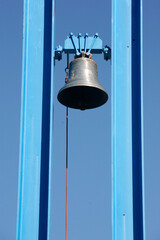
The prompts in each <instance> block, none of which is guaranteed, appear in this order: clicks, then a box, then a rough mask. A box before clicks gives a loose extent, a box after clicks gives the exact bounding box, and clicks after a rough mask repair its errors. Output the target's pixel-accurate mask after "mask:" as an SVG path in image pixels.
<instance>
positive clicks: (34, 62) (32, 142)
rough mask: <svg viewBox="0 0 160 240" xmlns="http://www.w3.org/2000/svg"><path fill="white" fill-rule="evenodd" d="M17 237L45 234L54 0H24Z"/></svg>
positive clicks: (44, 236)
mask: <svg viewBox="0 0 160 240" xmlns="http://www.w3.org/2000/svg"><path fill="white" fill-rule="evenodd" d="M23 29H24V32H23V73H22V104H21V136H20V159H19V189H18V207H17V235H16V239H17V240H29V239H33V240H37V239H40V240H42V239H43V240H44V239H49V212H50V191H51V159H52V125H53V73H54V64H53V54H54V0H53V1H52V0H30V1H28V0H24V26H23Z"/></svg>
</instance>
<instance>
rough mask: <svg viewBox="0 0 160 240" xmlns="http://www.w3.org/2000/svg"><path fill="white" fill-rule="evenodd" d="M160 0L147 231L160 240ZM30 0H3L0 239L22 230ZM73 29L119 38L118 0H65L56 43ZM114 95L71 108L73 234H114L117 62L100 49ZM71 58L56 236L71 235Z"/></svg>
mask: <svg viewBox="0 0 160 240" xmlns="http://www.w3.org/2000/svg"><path fill="white" fill-rule="evenodd" d="M159 11H160V1H159V0H154V1H149V0H144V4H143V13H144V14H143V15H144V16H143V22H144V24H143V46H144V54H143V56H144V58H143V62H144V156H145V208H146V213H145V214H146V239H147V240H160V227H159V224H160V186H159V185H160V144H159V142H160V141H159V138H160V137H159V136H160V109H159V92H160V60H159V55H160V44H159V43H160V30H159V29H160V28H159V23H160V21H159V18H160V17H159ZM22 27H23V1H22V0H16V1H13V0H5V1H4V0H0V239H1V240H12V239H15V234H16V213H17V190H18V162H19V134H20V106H21V69H22V30H23V29H22ZM69 32H73V33H74V34H77V33H78V32H81V33H83V34H84V33H85V32H88V33H89V34H90V35H94V34H95V33H96V32H98V33H99V36H100V38H101V39H102V40H103V45H105V44H108V45H111V0H99V1H95V0H88V1H85V0H81V1H75V0H68V1H65V0H58V1H57V4H56V39H55V42H56V45H59V44H60V45H62V46H63V42H64V40H65V38H66V37H67V35H68V33H69ZM93 58H94V60H96V62H97V65H98V77H99V81H100V83H101V84H102V86H103V87H104V88H105V89H106V90H107V92H108V94H109V101H108V102H107V103H106V104H105V105H104V106H102V107H100V108H98V109H93V110H90V111H83V112H82V111H79V110H71V109H70V110H69V193H68V198H69V199H68V239H69V240H80V239H83V240H89V239H92V240H97V239H101V240H104V239H111V66H110V62H105V61H104V60H103V55H99V56H94V57H93ZM65 66H66V58H65V56H63V60H62V61H60V62H56V70H55V108H54V160H53V191H52V213H51V239H53V240H61V239H64V236H65V228H64V226H65V107H63V106H62V105H60V104H59V103H58V101H57V99H56V95H57V93H58V91H59V89H60V88H61V87H62V86H63V85H64V78H65V72H64V71H63V69H64V68H65Z"/></svg>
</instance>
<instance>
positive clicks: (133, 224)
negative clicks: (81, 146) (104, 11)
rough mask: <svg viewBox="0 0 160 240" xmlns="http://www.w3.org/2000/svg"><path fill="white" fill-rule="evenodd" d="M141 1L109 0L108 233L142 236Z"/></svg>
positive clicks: (121, 238)
mask: <svg viewBox="0 0 160 240" xmlns="http://www.w3.org/2000/svg"><path fill="white" fill-rule="evenodd" d="M141 8H142V1H141V0H113V1H112V176H113V179H112V200H113V201H112V202H113V205H112V221H113V222H112V226H113V227H112V236H113V240H137V239H138V240H143V239H145V229H144V193H143V191H144V186H143V185H144V183H143V178H144V177H143V102H142V99H143V84H142V81H143V79H142V9H141Z"/></svg>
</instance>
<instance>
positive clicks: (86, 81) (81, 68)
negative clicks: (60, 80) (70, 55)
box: [57, 57, 108, 110]
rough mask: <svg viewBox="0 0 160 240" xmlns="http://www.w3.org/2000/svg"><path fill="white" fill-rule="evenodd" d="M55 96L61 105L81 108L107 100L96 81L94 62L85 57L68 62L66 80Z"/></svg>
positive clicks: (94, 106) (105, 94) (98, 104)
mask: <svg viewBox="0 0 160 240" xmlns="http://www.w3.org/2000/svg"><path fill="white" fill-rule="evenodd" d="M57 98H58V100H59V102H60V103H62V104H63V105H65V106H67V107H70V108H76V109H81V110H85V109H91V108H96V107H99V106H101V105H103V104H104V103H105V102H107V100H108V94H107V92H106V90H105V89H104V88H103V87H102V86H101V85H100V84H99V82H98V77H97V64H96V62H95V61H93V60H92V59H90V58H86V57H80V58H76V59H74V60H73V61H72V62H71V63H70V68H69V78H68V81H67V82H66V84H65V85H64V87H62V88H61V89H60V91H59V93H58V96H57Z"/></svg>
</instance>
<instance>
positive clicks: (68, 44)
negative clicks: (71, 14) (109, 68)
mask: <svg viewBox="0 0 160 240" xmlns="http://www.w3.org/2000/svg"><path fill="white" fill-rule="evenodd" d="M63 52H64V53H66V54H75V55H76V56H79V55H81V54H82V52H83V53H85V54H86V55H87V56H89V55H90V54H102V53H104V59H105V60H106V61H107V60H109V59H111V48H110V47H108V46H107V45H106V46H105V47H104V48H102V40H101V39H100V38H99V36H98V33H96V34H95V35H94V36H93V37H90V36H88V33H86V34H85V35H84V36H82V34H81V33H79V34H78V36H77V37H76V36H75V35H74V34H73V33H70V34H69V36H68V37H67V39H66V40H65V42H64V48H62V47H61V46H60V45H59V46H58V47H57V48H56V49H55V59H57V60H61V59H62V53H63Z"/></svg>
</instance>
